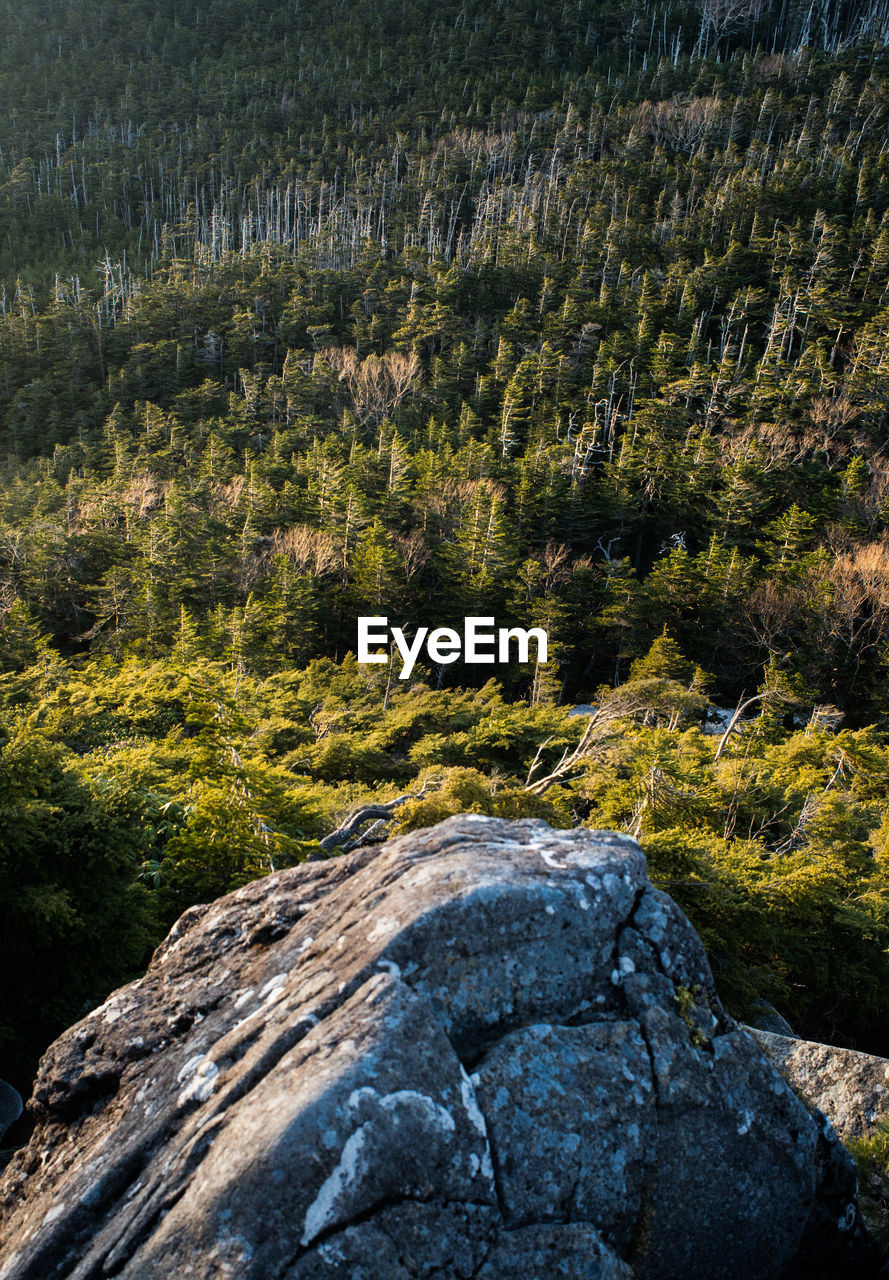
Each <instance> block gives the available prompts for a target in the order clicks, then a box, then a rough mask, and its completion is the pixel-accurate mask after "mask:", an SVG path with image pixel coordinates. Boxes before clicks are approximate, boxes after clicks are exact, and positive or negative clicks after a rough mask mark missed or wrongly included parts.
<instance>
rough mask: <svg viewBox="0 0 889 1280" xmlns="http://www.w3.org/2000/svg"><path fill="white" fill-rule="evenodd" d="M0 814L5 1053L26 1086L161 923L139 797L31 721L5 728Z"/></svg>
mask: <svg viewBox="0 0 889 1280" xmlns="http://www.w3.org/2000/svg"><path fill="white" fill-rule="evenodd" d="M0 815H2V821H0V830H2V834H0V903H2V912H3V922H4V928H3V937H2V941H0V959H2V964H3V971H4V974H5V980H4V983H3V994H2V998H0V1051H2V1055H3V1062H4V1071H5V1073H6V1074H7V1075H8V1077H9V1078H10V1079H11V1080H12V1081H14V1082H19V1083H20V1084H22V1085H24V1084H26V1083H27V1081H28V1078H29V1076H30V1073H31V1071H32V1070H33V1067H34V1064H35V1062H36V1058H37V1056H38V1054H39V1053H40V1052H42V1050H43V1048H44V1047H45V1046H46V1044H47V1043H48V1042H49V1040H50V1039H52V1038H53V1037H54V1036H55V1035H57V1034H58V1033H59V1032H60V1031H61V1030H62V1029H63V1028H64V1027H65V1026H66V1025H68V1023H70V1022H72V1021H74V1020H76V1019H77V1018H79V1017H80V1016H81V1015H82V1014H84V1013H85V1012H86V1011H87V1010H88V1009H90V1008H92V1006H93V1005H94V1004H96V1003H98V1002H99V1001H101V1000H102V999H104V997H105V995H106V994H107V992H108V991H109V990H110V988H111V987H113V986H116V985H118V984H119V983H121V982H122V981H124V980H126V979H128V978H133V977H136V976H137V975H138V973H139V972H140V971H141V969H142V968H143V967H144V965H145V963H146V961H147V958H148V955H149V953H150V950H151V946H152V945H153V943H154V942H156V941H157V940H158V937H159V929H158V925H159V922H158V919H157V915H156V913H155V911H154V909H153V906H152V903H151V900H150V898H149V895H148V894H147V892H146V891H145V889H144V888H143V887H142V886H141V885H140V884H139V883H138V881H137V872H138V867H139V863H140V859H141V857H142V856H143V854H144V853H145V852H146V851H147V841H146V833H145V832H144V830H143V829H142V826H141V821H140V819H141V817H142V813H141V812H140V806H139V803H138V798H137V797H135V796H133V795H132V794H129V793H127V791H126V790H124V789H122V788H119V787H117V786H115V785H114V784H113V783H111V782H109V781H108V780H107V779H105V778H103V777H102V776H101V775H92V774H90V772H88V771H85V770H82V769H80V768H79V767H78V762H77V760H76V758H75V757H73V756H72V755H71V753H70V752H69V751H67V750H66V749H65V748H64V747H62V746H60V745H57V744H55V743H53V742H51V741H49V740H48V739H46V738H45V737H44V736H43V735H41V734H40V733H38V732H35V730H34V729H33V728H32V727H31V726H30V725H29V724H27V723H26V724H24V725H23V726H21V727H20V728H18V729H17V730H15V729H14V730H12V731H10V730H9V729H8V728H7V729H6V730H5V731H3V733H2V735H0Z"/></svg>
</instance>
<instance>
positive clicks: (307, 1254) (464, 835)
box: [0, 816, 872, 1280]
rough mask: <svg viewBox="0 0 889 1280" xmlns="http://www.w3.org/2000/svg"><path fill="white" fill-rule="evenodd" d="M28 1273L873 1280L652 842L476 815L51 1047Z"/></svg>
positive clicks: (208, 915)
mask: <svg viewBox="0 0 889 1280" xmlns="http://www.w3.org/2000/svg"><path fill="white" fill-rule="evenodd" d="M30 1106H31V1109H32V1112H33V1114H34V1116H35V1118H36V1120H37V1128H36V1131H35V1134H34V1138H33V1140H32V1142H31V1145H30V1146H29V1148H27V1149H26V1150H25V1151H24V1152H22V1153H21V1154H20V1155H18V1156H17V1157H16V1158H15V1159H14V1161H13V1163H12V1164H11V1165H10V1167H9V1168H8V1170H7V1172H6V1175H5V1177H4V1180H3V1183H2V1185H0V1197H2V1200H0V1203H2V1210H3V1215H4V1217H3V1224H2V1239H3V1242H4V1243H3V1245H2V1246H0V1276H2V1278H3V1280H46V1278H47V1277H50V1276H52V1277H59V1278H66V1280H98V1278H99V1277H104V1276H117V1277H121V1278H122V1280H161V1277H163V1278H164V1280H166V1278H167V1277H169V1276H177V1277H178V1276H191V1277H200V1278H206V1280H210V1278H211V1277H213V1278H214V1280H216V1278H221V1277H237V1278H238V1280H309V1278H310V1277H311V1280H359V1278H360V1280H415V1278H419V1277H430V1278H431V1277H433V1276H435V1277H438V1278H439V1280H451V1278H452V1280H459V1278H462V1280H468V1278H469V1277H476V1278H477V1280H511V1278H512V1277H515V1280H551V1278H552V1280H555V1278H556V1277H561V1278H563V1280H572V1278H575V1280H580V1278H581V1277H583V1278H584V1280H594V1278H596V1277H598V1278H599V1280H630V1277H631V1276H635V1277H646V1278H650V1280H656V1278H657V1280H668V1278H670V1277H684V1278H689V1280H691V1278H693V1277H706V1280H719V1278H720V1277H738V1276H743V1277H744V1278H745V1280H759V1278H762V1280H767V1278H772V1277H775V1278H776V1280H777V1277H785V1278H786V1277H790V1276H800V1277H802V1276H818V1275H824V1276H834V1275H838V1274H848V1275H852V1274H854V1275H856V1276H858V1277H865V1276H868V1275H870V1274H871V1271H872V1257H871V1254H870V1251H869V1242H868V1240H867V1238H866V1237H865V1235H864V1233H863V1231H862V1229H861V1227H860V1224H859V1220H858V1216H857V1210H856V1206H855V1175H854V1170H853V1167H852V1165H851V1162H850V1160H849V1158H848V1156H847V1155H846V1153H845V1151H844V1149H843V1148H842V1147H841V1146H840V1144H839V1142H838V1140H837V1139H836V1136H835V1135H834V1133H833V1131H832V1129H831V1127H830V1125H829V1124H828V1123H827V1122H826V1121H824V1119H823V1117H819V1116H817V1115H815V1116H813V1115H811V1114H810V1112H809V1111H808V1110H807V1108H806V1107H805V1106H804V1105H803V1103H802V1102H801V1101H800V1100H799V1099H798V1098H797V1097H796V1095H795V1094H794V1093H793V1091H792V1090H791V1089H790V1088H789V1086H788V1085H787V1084H786V1083H785V1081H784V1080H783V1079H782V1078H781V1076H780V1075H779V1073H778V1072H777V1071H776V1070H775V1068H774V1067H773V1066H772V1064H771V1063H770V1062H769V1061H768V1059H767V1058H766V1057H765V1056H764V1055H763V1053H762V1052H761V1050H760V1049H759V1047H758V1046H757V1045H756V1043H755V1042H754V1041H753V1040H752V1039H751V1038H750V1036H748V1035H747V1034H746V1033H745V1032H744V1031H742V1030H740V1029H739V1028H738V1027H737V1026H736V1025H735V1024H734V1023H733V1022H731V1020H730V1019H728V1018H727V1017H726V1016H725V1014H724V1013H723V1011H722V1010H721V1008H720V1006H719V1003H718V1001H717V999H716V996H715V992H714V990H713V986H712V981H711V976H710V972H709V969H708V967H707V963H706V960H705V957H704V955H703V952H702V949H701V946H700V943H699V941H698V939H697V937H696V935H695V934H694V932H693V931H692V929H691V928H690V926H689V925H688V923H687V921H686V920H685V918H684V917H683V916H682V914H681V912H680V911H679V910H678V908H677V907H676V906H675V905H674V904H673V903H672V901H671V900H670V899H669V898H667V897H666V896H665V895H663V894H662V893H659V892H658V891H656V890H655V889H653V888H652V886H651V885H650V883H649V882H648V881H647V879H646V876H645V864H644V859H643V857H642V854H641V851H640V850H639V848H638V846H637V845H636V844H635V842H634V841H632V840H631V839H629V838H627V837H624V836H615V835H613V834H609V833H603V832H589V831H583V830H575V831H567V832H566V831H553V830H552V829H551V828H549V827H548V826H547V825H546V824H545V823H542V822H537V821H523V822H504V821H499V820H494V819H488V818H482V817H474V816H463V817H459V818H452V819H449V820H448V821H446V822H443V823H441V824H440V825H439V826H437V827H435V828H433V829H431V830H428V831H424V832H418V833H414V834H411V835H409V836H405V837H402V838H401V839H398V840H394V841H392V842H390V843H389V844H388V845H385V846H382V847H379V848H372V849H364V850H361V851H358V852H355V853H353V854H350V855H347V856H345V857H343V858H338V859H334V860H331V861H329V862H322V863H313V864H311V865H307V866H304V867H298V868H295V869H293V870H290V871H286V872H282V873H278V874H275V875H272V876H270V877H268V878H266V879H265V880H262V881H258V882H255V883H253V884H250V885H248V886H246V887H245V888H244V889H242V890H240V891H238V892H237V893H234V894H231V895H230V896H228V897H226V898H223V899H220V900H219V901H217V902H215V903H213V904H212V905H211V906H207V907H195V908H192V909H191V910H190V911H188V912H186V914H185V915H184V916H183V917H182V919H181V920H180V921H179V922H178V924H177V925H176V926H175V927H174V929H173V930H172V932H171V933H170V935H169V937H168V938H167V939H166V941H165V942H164V943H163V945H162V946H161V947H160V948H159V950H158V952H157V953H156V955H155V957H154V959H153V961H152V964H151V967H150V969H149V970H148V973H147V974H146V976H145V977H144V978H143V979H142V980H141V981H139V982H136V983H133V984H132V985H130V986H128V987H125V988H123V989H122V990H120V991H118V992H116V993H115V994H114V995H112V996H111V997H110V998H109V999H108V1000H107V1001H106V1002H105V1004H104V1005H102V1006H101V1008H99V1009H96V1010H95V1011H94V1012H93V1013H91V1014H90V1015H89V1016H88V1017H87V1018H85V1019H83V1021H81V1022H80V1023H79V1024H78V1025H77V1026H75V1027H73V1028H72V1029H71V1030H70V1031H68V1032H67V1033H66V1034H65V1035H63V1036H62V1037H61V1038H60V1039H59V1040H58V1041H57V1042H56V1043H55V1044H54V1045H53V1046H52V1047H51V1049H50V1050H49V1051H48V1053H47V1054H46V1055H45V1057H44V1060H43V1062H42V1064H41V1070H40V1075H39V1078H38V1081H37V1085H36V1088H35V1091H34V1097H33V1099H32V1102H31V1104H30Z"/></svg>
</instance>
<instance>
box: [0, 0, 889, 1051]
mask: <svg viewBox="0 0 889 1280" xmlns="http://www.w3.org/2000/svg"><path fill="white" fill-rule="evenodd" d="M149 8H150V12H149ZM723 8H724V6H723ZM821 10H822V11H823V12H822V13H821V16H820V18H819V21H818V22H817V23H813V24H810V23H809V22H808V21H807V20H804V17H803V16H801V15H803V9H802V8H801V7H800V6H799V5H796V4H792V5H784V6H780V7H774V6H772V7H770V6H758V7H757V6H749V13H747V14H746V16H745V15H740V16H738V15H737V14H734V15H729V16H726V14H727V12H728V11H727V10H726V12H725V13H723V12H722V11H721V10H720V6H718V5H717V6H715V7H714V6H712V5H709V6H708V5H701V4H699V3H693V4H691V5H684V4H673V3H670V2H668V3H664V4H661V5H658V6H655V7H652V6H651V5H644V4H641V3H631V4H627V3H624V2H623V0H621V2H620V3H613V2H612V0H606V2H605V3H595V4H594V3H592V0H578V3H576V4H572V5H564V4H563V5H552V4H551V5H540V4H537V3H534V4H531V3H529V2H528V0H506V2H505V3H502V4H498V5H491V4H483V3H481V0H469V2H468V3H464V2H463V0H460V2H459V3H458V2H457V0H438V2H437V3H435V4H432V3H431V2H430V0H414V3H412V4H411V5H407V4H404V3H403V4H401V5H397V4H396V5H394V6H393V5H392V4H387V5H383V4H381V3H380V0H366V2H364V3H362V4H346V3H345V2H344V0H319V2H318V3H315V4H312V5H309V6H305V5H303V6H300V7H299V8H298V11H297V6H295V4H294V3H292V0H269V3H267V4H265V5H262V6H259V8H258V9H257V8H256V7H255V6H254V7H251V8H248V7H246V6H244V5H238V4H236V3H234V2H233V0H221V3H220V4H218V5H216V6H215V7H214V9H213V12H212V15H209V16H208V11H207V9H206V6H203V5H201V4H198V3H196V0H184V2H183V3H182V4H180V5H178V6H177V7H176V9H175V13H174V12H173V10H172V9H170V8H169V6H164V5H161V6H160V7H158V6H154V7H150V6H149V7H147V6H146V4H145V3H144V0H130V2H129V3H127V4H123V5H121V4H113V5H112V4H111V3H110V0H98V3H94V2H93V0H90V3H89V4H87V3H86V0H71V3H69V4H67V5H66V6H55V9H54V12H53V14H52V21H51V23H50V24H49V25H47V23H41V22H37V23H35V22H34V21H32V17H33V15H30V14H28V13H24V12H20V11H19V10H17V9H15V7H14V6H12V5H11V4H9V3H8V2H7V4H6V8H5V11H4V14H3V32H4V41H3V46H2V49H0V85H2V87H3V89H4V100H5V101H6V102H7V103H8V104H10V106H9V110H8V111H7V112H6V117H5V120H4V124H3V137H2V140H0V141H2V146H0V709H2V714H3V716H4V717H5V721H6V723H7V724H8V725H9V726H10V728H9V736H8V738H7V740H6V742H5V745H4V746H3V752H4V769H5V772H4V773H3V775H2V776H0V789H5V790H3V796H4V797H5V799H4V804H5V805H6V813H7V817H8V822H7V823H6V827H7V829H8V831H9V834H4V836H3V837H2V839H3V840H4V841H5V843H4V844H3V845H2V846H0V848H2V857H3V861H2V864H0V877H2V882H3V884H2V887H3V893H4V895H5V897H6V899H8V901H9V903H10V904H11V905H10V906H9V908H8V910H9V913H10V917H9V918H10V921H11V924H10V930H9V936H10V945H12V941H11V940H12V939H15V940H16V945H17V946H18V948H19V951H18V956H19V958H18V960H16V959H14V958H13V959H11V960H10V961H9V963H10V964H11V965H12V970H11V971H12V972H14V973H15V975H16V983H17V987H16V989H17V990H20V991H21V992H22V993H23V994H22V999H21V1002H20V1003H18V1004H16V1003H15V1001H16V1000H18V999H19V997H18V996H15V997H13V996H12V995H11V994H10V993H9V992H7V994H6V996H5V997H4V1000H5V1002H6V1003H3V1004H0V1022H2V1024H3V1028H4V1029H3V1030H2V1031H0V1035H2V1036H3V1037H5V1039H4V1041H3V1045H2V1046H0V1047H3V1048H4V1049H5V1050H6V1051H7V1052H8V1054H10V1055H12V1057H13V1058H14V1059H16V1060H17V1061H20V1062H22V1063H25V1062H26V1060H29V1058H33V1055H34V1053H36V1052H37V1050H38V1048H39V1047H40V1046H41V1044H42V1043H44V1042H45V1039H46V1038H47V1037H48V1036H49V1035H51V1034H52V1033H53V1032H54V1030H55V1029H57V1028H58V1026H59V1025H60V1021H62V1020H65V1019H67V1018H70V1017H73V1016H76V1014H77V1013H78V1012H80V1011H81V1010H82V1008H83V1007H85V1005H86V1004H87V1003H88V1002H89V1001H91V1000H95V999H99V998H101V996H102V995H103V994H104V992H105V991H106V990H107V988H108V986H109V985H112V984H113V983H115V982H117V981H120V979H121V978H122V977H123V976H125V975H127V974H129V973H130V972H134V971H135V970H136V969H137V968H138V965H139V964H140V963H141V962H142V960H144V955H145V951H146V948H147V946H148V945H149V942H150V940H151V938H152V937H156V936H157V935H158V933H159V931H160V930H161V929H162V928H163V927H164V926H165V925H166V924H169V923H170V921H171V920H172V918H173V916H174V915H175V914H176V913H177V912H178V911H179V910H180V909H182V908H183V907H184V906H187V905H189V904H190V903H192V902H195V901H203V900H206V899H207V898H209V897H212V896H213V895H214V894H217V893H221V892H224V891H226V890H227V889H230V888H232V887H234V886H236V885H238V884H242V883H243V882H244V881H245V880H246V879H249V878H250V877H252V876H255V875H260V874H262V873H263V872H265V871H266V870H268V869H269V868H270V867H272V866H275V867H281V866H286V865H290V864H292V863H294V862H296V861H299V860H301V859H303V858H304V857H306V856H311V855H312V854H313V853H317V852H318V848H319V846H318V843H317V841H318V840H319V838H321V837H322V836H324V835H325V834H327V833H329V832H330V831H332V830H333V829H334V828H336V827H337V826H338V824H339V823H340V822H341V821H342V820H343V819H344V818H345V817H346V816H347V815H348V814H349V813H350V812H351V811H352V810H354V809H355V808H358V807H360V806H362V805H364V804H367V803H369V802H379V801H383V802H385V801H389V800H391V799H394V798H395V797H396V796H398V795H402V794H406V793H412V792H415V791H417V790H419V789H420V787H421V785H422V784H423V783H424V782H428V783H430V785H431V789H427V790H426V792H425V794H424V795H423V796H422V797H420V798H417V799H414V800H411V801H409V802H406V803H405V804H404V805H403V806H402V807H401V808H400V809H399V810H398V811H397V813H396V815H395V817H394V819H393V821H392V822H391V823H389V824H388V826H385V824H384V826H385V829H387V830H390V831H394V830H401V831H410V830H413V829H415V828H416V827H418V826H420V825H423V824H424V823H428V822H432V821H435V820H437V819H438V818H439V817H441V816H444V815H446V814H448V813H453V812H459V811H462V810H469V811H472V812H479V813H488V814H501V815H506V816H535V817H544V818H546V819H547V820H548V821H550V822H553V823H555V824H556V825H560V826H565V827H567V826H571V825H575V824H578V823H585V824H588V825H602V826H609V827H617V828H619V829H623V830H627V831H631V832H633V833H634V834H636V835H638V836H639V838H640V839H641V840H642V841H643V843H644V845H645V847H646V850H647V852H648V856H649V860H650V865H651V869H652V874H653V875H654V876H655V877H656V878H657V879H658V880H659V881H660V882H661V883H663V884H664V885H665V887H667V888H668V889H670V891H671V892H673V893H674V894H675V896H676V897H677V898H678V899H679V900H680V901H681V902H682V903H683V905H684V906H685V907H686V909H687V911H688V912H689V914H690V916H691V918H692V919H693V921H694V922H695V923H696V924H697V925H698V927H699V928H700V930H701V932H702V936H703V937H704V939H705V941H706V943H707V945H708V948H709V950H710V954H711V957H712V959H713V963H714V967H715V970H716V973H717V978H718V981H719V984H720V988H721V990H722V992H723V994H724V996H725V997H726V999H727V1000H728V1001H729V1003H730V1004H731V1005H732V1007H733V1008H735V1009H736V1010H737V1011H739V1012H743V1010H744V1009H745V1007H747V1005H748V1004H749V1003H750V1001H752V1000H753V999H754V998H755V997H756V996H764V997H766V998H767V999H769V1000H771V1001H772V1002H773V1003H776V1004H777V1005H778V1006H779V1007H780V1008H781V1009H782V1010H783V1012H784V1013H785V1014H786V1015H787V1016H788V1017H789V1018H790V1020H791V1022H793V1023H794V1025H795V1026H796V1027H797V1028H798V1029H799V1030H801V1031H804V1032H807V1033H809V1034H812V1035H814V1036H824V1037H825V1038H828V1039H831V1038H845V1039H846V1040H848V1041H854V1042H856V1043H859V1044H861V1045H862V1046H868V1047H877V1048H882V1049H883V1050H884V1051H885V1050H886V1049H887V1047H889V1046H887V1045H886V1044H885V1043H884V1040H883V1039H882V1038H881V1037H882V1036H883V1033H882V1032H881V1031H880V1028H881V1027H884V1026H885V1025H886V1015H887V1012H889V1010H887V1007H886V996H885V994H884V993H885V991H886V990H889V983H887V977H889V974H887V971H886V964H887V960H886V956H887V942H889V933H887V930H889V917H887V906H886V874H887V861H889V859H887V847H889V835H887V832H889V818H887V816H886V815H887V811H889V756H887V746H886V740H885V736H884V735H885V731H886V729H887V726H889V694H887V689H889V683H887V679H886V677H887V672H889V525H887V520H889V500H887V497H886V492H885V489H886V486H885V466H884V452H885V439H886V420H887V414H889V356H887V350H886V342H885V334H886V330H887V324H889V307H887V304H886V297H887V290H889V224H887V219H889V152H887V149H886V147H885V145H884V142H885V135H886V128H887V125H889V57H887V49H889V29H887V27H886V22H885V19H884V17H881V11H880V10H879V6H877V7H874V6H870V7H869V8H867V15H866V16H863V14H864V11H863V10H862V9H861V7H860V6H856V5H852V6H846V5H834V6H830V5H822V6H821ZM297 29H298V40H297V39H296V36H295V35H294V32H295V31H297ZM297 45H298V48H297ZM357 613H373V614H384V615H386V616H387V617H388V618H389V619H390V622H391V623H394V624H395V625H401V626H404V627H406V628H408V629H410V628H412V627H414V626H417V625H428V626H430V627H432V626H441V625H451V624H454V623H459V620H460V618H462V617H463V616H465V615H467V614H480V615H483V616H486V615H492V614H494V615H496V617H497V623H498V625H503V626H509V625H518V626H522V627H529V626H539V627H543V628H544V629H545V630H546V631H547V632H548V634H549V637H550V652H551V661H550V663H549V664H547V665H543V664H540V663H539V662H538V663H536V664H535V663H533V662H528V663H523V664H515V665H514V666H513V667H511V668H509V669H508V671H507V670H504V671H502V672H501V673H500V674H501V675H502V677H503V681H504V684H503V687H502V688H501V687H500V686H498V685H496V684H494V683H493V682H489V683H483V682H484V681H485V679H486V678H487V676H488V675H489V670H488V669H487V668H484V667H482V668H476V667H471V666H466V665H464V664H463V663H455V664H452V665H447V664H435V663H428V664H427V665H425V666H424V665H423V662H422V661H421V662H420V663H419V664H418V666H417V668H416V670H415V673H414V676H413V678H412V680H411V681H409V682H407V683H406V684H403V683H402V682H400V681H399V680H398V678H397V672H396V671H394V670H393V664H381V665H375V666H366V667H362V666H359V664H358V663H357V662H356V661H355V659H354V657H353V656H352V654H353V651H354V649H355V643H356V635H355V617H356V614H357ZM757 690H758V691H759V692H758V693H756V694H755V697H754V701H753V702H751V703H750V704H749V707H748V715H749V717H750V718H749V719H748V721H746V722H745V723H744V724H743V725H742V727H741V731H739V732H738V733H737V734H735V735H734V736H732V737H730V738H729V740H728V741H727V743H726V744H725V748H724V750H722V751H721V753H720V758H719V759H718V760H717V759H716V758H715V756H716V741H717V740H716V739H715V738H714V737H712V736H711V735H709V734H707V733H705V732H704V729H705V725H706V717H707V716H708V714H712V704H711V700H712V702H713V703H716V704H718V705H719V706H720V707H721V708H722V720H723V723H724V722H725V708H726V707H731V706H734V705H735V704H736V702H738V701H740V700H742V699H746V698H749V697H751V696H753V695H754V691H757ZM591 700H592V701H595V702H596V703H597V710H596V711H595V714H594V715H593V716H592V717H591V718H590V719H586V718H583V717H570V716H568V715H567V714H566V712H565V711H564V709H562V707H561V706H560V704H561V703H565V702H569V701H577V702H582V703H584V704H587V703H589V702H590V701H591ZM806 724H808V727H805V728H804V727H803V726H805V725H806ZM840 724H842V725H843V726H844V727H843V728H842V730H841V731H837V730H838V728H839V726H840ZM587 726H589V736H588V738H587V739H585V743H586V745H585V749H584V751H583V752H581V753H579V756H578V757H577V758H574V757H572V752H574V751H575V749H576V748H577V746H578V743H579V742H580V739H581V735H582V734H583V733H584V732H585V729H586V727H587ZM560 761H562V762H563V763H564V762H566V761H569V762H570V766H571V767H570V768H569V767H567V766H566V767H565V769H564V770H562V771H561V772H560V769H562V766H561V765H560V763H559V762H560ZM551 773H552V774H554V776H552V777H551ZM547 778H550V782H549V783H547V782H545V780H546V779H547ZM16 965H18V968H16V967H15V966H16ZM61 972H65V973H66V974H69V975H70V977H66V978H65V980H64V983H62V984H61V985H59V983H58V981H57V980H56V983H55V985H52V984H51V983H50V980H49V978H46V977H39V976H38V975H40V974H43V975H47V974H52V975H53V976H54V978H57V975H58V974H59V973H61ZM29 984H30V985H29ZM41 984H43V985H41ZM10 1002H12V1003H10ZM16 1056H17V1057H16ZM16 1069H19V1070H21V1071H24V1070H25V1068H24V1066H22V1067H21V1068H16Z"/></svg>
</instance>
